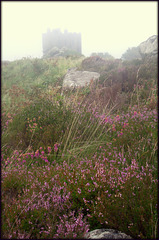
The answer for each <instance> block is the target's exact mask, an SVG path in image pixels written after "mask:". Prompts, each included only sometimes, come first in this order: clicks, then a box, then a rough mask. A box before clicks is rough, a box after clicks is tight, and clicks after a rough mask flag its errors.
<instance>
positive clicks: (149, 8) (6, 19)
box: [1, 1, 158, 60]
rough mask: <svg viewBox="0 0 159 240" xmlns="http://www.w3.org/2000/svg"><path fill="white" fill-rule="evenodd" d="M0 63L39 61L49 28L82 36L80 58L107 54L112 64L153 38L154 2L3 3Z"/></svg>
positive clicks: (155, 15) (155, 2)
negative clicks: (109, 55)
mask: <svg viewBox="0 0 159 240" xmlns="http://www.w3.org/2000/svg"><path fill="white" fill-rule="evenodd" d="M1 3H2V5H1V6H2V8H1V11H2V12H1V20H2V21H1V22H2V23H1V27H2V28H1V29H2V30H1V34H2V35H1V36H2V60H15V59H21V58H23V57H42V33H44V32H46V31H47V29H48V28H50V29H51V30H52V29H55V28H60V29H61V31H64V29H67V30H68V31H69V32H77V33H78V32H81V35H82V53H83V54H84V55H85V56H89V55H90V54H91V53H92V52H108V53H110V54H111V55H112V56H114V57H115V58H120V57H121V55H122V54H123V53H124V52H125V51H126V50H127V49H128V48H129V47H130V48H131V47H137V46H138V45H139V44H140V43H141V42H143V41H145V40H147V38H149V37H150V36H152V35H157V34H158V32H157V20H158V18H157V1H148V2H146V1H145V2H144V1H143V2H140V1H139V2H138V1H134V2H130V1H127V2H124V1H123V2H122V1H121V2H120V1H119V2H116V1H110V2H109V1H105V2H100V1H97V2H76V1H74V2H69V1H68V2H62V1H61V2H60V1H58V2H55V1H52V2H47V1H42V2H40V1H39V2H31V1H30V2H22V1H21V2H16V1H15V2H14V1H13V2H7V1H2V2H1Z"/></svg>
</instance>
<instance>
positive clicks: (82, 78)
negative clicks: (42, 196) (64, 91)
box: [63, 69, 100, 88]
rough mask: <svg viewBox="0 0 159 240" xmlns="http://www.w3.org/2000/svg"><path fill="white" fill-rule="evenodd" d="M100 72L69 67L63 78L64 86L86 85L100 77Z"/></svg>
mask: <svg viewBox="0 0 159 240" xmlns="http://www.w3.org/2000/svg"><path fill="white" fill-rule="evenodd" d="M99 77H100V74H99V73H97V72H88V71H76V69H69V70H68V72H67V74H66V75H65V78H64V80H63V88H66V87H68V88H70V87H84V86H86V85H87V84H89V83H90V82H91V80H96V79H99Z"/></svg>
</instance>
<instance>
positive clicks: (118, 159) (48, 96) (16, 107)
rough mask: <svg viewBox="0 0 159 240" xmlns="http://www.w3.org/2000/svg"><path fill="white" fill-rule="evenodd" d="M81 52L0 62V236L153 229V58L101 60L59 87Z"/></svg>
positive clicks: (149, 232)
mask: <svg viewBox="0 0 159 240" xmlns="http://www.w3.org/2000/svg"><path fill="white" fill-rule="evenodd" d="M90 59H92V58H90ZM82 60H83V58H75V57H74V58H71V57H70V58H62V57H59V58H56V59H22V60H18V61H14V62H10V63H7V64H3V63H2V123H1V125H2V155H1V164H2V233H1V237H2V238H7V239H12V238H14V239H25V238H27V239H52V238H83V237H84V234H85V233H86V232H87V231H89V230H94V229H97V228H113V229H116V230H119V231H122V232H124V233H126V234H128V235H130V236H131V237H132V238H134V239H145V238H146V239H154V238H155V239H157V238H158V229H157V226H158V216H157V204H158V201H157V193H158V191H157V186H158V180H157V179H158V176H157V150H158V148H157V142H158V139H157V62H155V60H154V61H153V60H152V59H150V60H149V59H144V60H142V61H138V60H133V61H129V62H127V61H125V62H122V61H120V60H109V61H106V62H105V65H102V67H101V66H99V71H100V74H101V77H100V79H99V81H98V82H91V83H90V85H89V86H87V87H84V88H77V89H72V90H71V89H70V90H67V91H65V90H63V91H62V90H61V88H62V80H63V76H64V75H65V73H66V72H67V69H68V68H71V67H78V68H79V69H82ZM86 63H87V64H89V59H88V61H86ZM93 64H94V63H93ZM102 64H103V63H102ZM85 67H86V68H87V65H85ZM88 67H90V65H89V66H88ZM61 91H62V93H63V94H61Z"/></svg>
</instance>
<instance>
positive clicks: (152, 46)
mask: <svg viewBox="0 0 159 240" xmlns="http://www.w3.org/2000/svg"><path fill="white" fill-rule="evenodd" d="M139 52H140V54H141V55H142V56H143V55H149V54H150V55H157V53H158V42H157V36H156V35H153V36H151V37H150V38H148V39H147V40H146V41H144V42H142V43H140V45H139Z"/></svg>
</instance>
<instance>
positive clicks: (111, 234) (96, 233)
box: [84, 229, 132, 239]
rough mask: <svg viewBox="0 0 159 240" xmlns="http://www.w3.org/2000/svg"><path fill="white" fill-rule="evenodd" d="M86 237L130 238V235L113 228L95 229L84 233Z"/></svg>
mask: <svg viewBox="0 0 159 240" xmlns="http://www.w3.org/2000/svg"><path fill="white" fill-rule="evenodd" d="M84 238H86V239H132V238H131V237H130V236H128V235H126V234H125V233H122V232H120V231H116V230H114V229H96V230H93V231H91V232H88V233H86V234H85V236H84Z"/></svg>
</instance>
